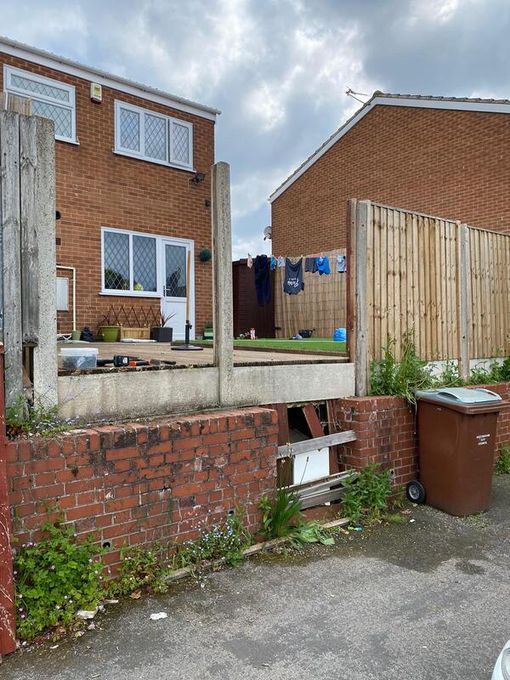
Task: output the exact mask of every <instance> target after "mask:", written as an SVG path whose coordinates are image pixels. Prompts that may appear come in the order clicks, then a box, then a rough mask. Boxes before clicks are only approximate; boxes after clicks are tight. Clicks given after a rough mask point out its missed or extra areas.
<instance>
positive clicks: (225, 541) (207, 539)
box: [174, 509, 252, 569]
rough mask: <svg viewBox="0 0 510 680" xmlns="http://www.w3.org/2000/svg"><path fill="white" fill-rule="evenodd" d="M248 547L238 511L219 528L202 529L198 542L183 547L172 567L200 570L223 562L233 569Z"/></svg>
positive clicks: (246, 534)
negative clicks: (205, 564) (219, 561)
mask: <svg viewBox="0 0 510 680" xmlns="http://www.w3.org/2000/svg"><path fill="white" fill-rule="evenodd" d="M251 543H252V538H251V536H250V534H249V533H248V530H247V529H246V528H245V526H244V524H243V518H242V513H241V511H240V510H239V509H238V510H236V512H234V513H233V514H232V515H229V516H228V517H227V518H226V520H225V521H224V522H223V523H222V524H218V525H215V526H213V527H207V528H204V529H203V531H202V532H201V534H200V538H199V539H198V540H196V541H187V542H186V543H183V545H182V546H181V547H180V548H179V550H178V551H177V554H176V556H175V558H174V565H175V566H176V567H192V568H193V569H200V568H201V566H202V565H203V564H204V563H207V562H211V561H212V560H219V559H223V560H224V561H225V563H226V564H228V565H230V566H234V565H235V564H237V563H238V562H240V561H241V560H242V559H243V550H244V549H245V548H247V547H248V546H249V545H251Z"/></svg>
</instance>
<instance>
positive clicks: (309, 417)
mask: <svg viewBox="0 0 510 680" xmlns="http://www.w3.org/2000/svg"><path fill="white" fill-rule="evenodd" d="M302 411H303V415H304V416H305V420H306V424H307V425H308V429H309V430H310V434H311V435H312V437H323V436H324V430H323V429H322V423H321V421H320V420H319V416H318V415H317V410H316V408H315V406H314V405H313V404H305V405H304V406H302Z"/></svg>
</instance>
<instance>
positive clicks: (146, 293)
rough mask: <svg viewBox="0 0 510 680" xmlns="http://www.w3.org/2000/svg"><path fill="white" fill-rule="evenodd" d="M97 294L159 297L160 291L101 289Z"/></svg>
mask: <svg viewBox="0 0 510 680" xmlns="http://www.w3.org/2000/svg"><path fill="white" fill-rule="evenodd" d="M99 295H108V296H113V297H142V298H161V295H160V293H157V292H155V293H153V292H150V291H146V290H101V291H99Z"/></svg>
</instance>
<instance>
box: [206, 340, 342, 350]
mask: <svg viewBox="0 0 510 680" xmlns="http://www.w3.org/2000/svg"><path fill="white" fill-rule="evenodd" d="M200 342H201V343H202V342H204V344H205V342H207V344H212V342H211V341H200ZM234 347H246V348H248V347H257V348H266V349H294V350H298V351H299V352H345V351H346V343H345V342H335V341H334V340H328V339H327V338H308V339H304V340H284V339H283V338H282V339H279V338H257V339H256V340H234Z"/></svg>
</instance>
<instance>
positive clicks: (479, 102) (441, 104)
mask: <svg viewBox="0 0 510 680" xmlns="http://www.w3.org/2000/svg"><path fill="white" fill-rule="evenodd" d="M376 106H407V107H413V108H422V109H423V108H425V109H448V110H451V111H481V112H486V113H510V100H507V99H473V98H467V97H466V98H460V97H457V98H456V97H427V96H421V95H401V94H386V93H383V92H378V91H376V92H374V94H373V95H372V96H371V97H370V99H369V100H368V101H367V102H365V103H364V104H363V106H362V107H361V108H359V109H358V110H357V111H356V112H355V113H354V115H352V116H351V117H350V118H349V119H348V120H347V121H346V122H345V123H344V124H343V125H341V126H340V127H339V128H338V130H336V131H335V132H334V133H333V134H332V135H331V136H330V137H328V139H327V140H326V141H325V142H324V143H323V144H322V145H321V146H320V147H319V148H318V149H317V150H316V151H314V152H313V153H312V155H311V156H309V157H308V158H307V159H306V160H305V161H304V162H303V163H302V164H301V165H300V166H299V167H298V168H297V169H296V170H295V171H294V172H293V173H292V174H291V175H289V177H287V179H286V180H284V181H283V182H282V184H280V186H279V187H278V188H277V189H275V191H273V193H272V194H271V195H270V196H269V198H268V201H269V203H273V202H274V201H275V200H276V199H277V198H278V197H279V196H281V195H282V194H283V193H284V192H285V191H286V190H287V189H288V188H289V187H290V186H292V184H294V182H295V181H296V180H297V179H299V178H300V177H301V175H303V174H304V173H305V172H306V171H307V170H308V168H310V167H311V166H312V165H313V164H314V163H316V162H317V161H318V160H319V158H321V156H323V155H324V154H325V153H326V152H327V151H329V149H330V148H331V147H332V146H334V144H336V143H337V142H338V141H339V140H340V139H341V138H342V137H343V136H344V135H346V134H347V133H348V132H349V130H351V129H352V128H353V127H354V126H355V125H357V124H358V123H359V121H360V120H361V119H362V118H364V117H365V116H366V115H367V113H370V111H371V110H372V109H373V108H374V107H376Z"/></svg>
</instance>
